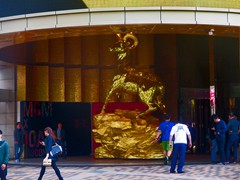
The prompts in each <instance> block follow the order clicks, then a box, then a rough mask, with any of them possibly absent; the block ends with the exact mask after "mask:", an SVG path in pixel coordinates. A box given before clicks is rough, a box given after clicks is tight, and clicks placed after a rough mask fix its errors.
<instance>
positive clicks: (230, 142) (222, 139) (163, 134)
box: [154, 112, 240, 173]
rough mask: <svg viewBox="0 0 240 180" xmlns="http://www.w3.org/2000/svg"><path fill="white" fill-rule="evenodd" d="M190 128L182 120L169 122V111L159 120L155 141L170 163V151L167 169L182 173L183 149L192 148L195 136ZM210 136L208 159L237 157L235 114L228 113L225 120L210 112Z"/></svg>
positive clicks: (239, 133)
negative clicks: (169, 166) (161, 120)
mask: <svg viewBox="0 0 240 180" xmlns="http://www.w3.org/2000/svg"><path fill="white" fill-rule="evenodd" d="M193 132H194V131H192V128H191V127H190V126H187V125H186V123H185V122H184V121H178V122H177V123H176V124H174V123H173V122H171V119H170V115H168V114H166V115H165V120H164V121H163V122H161V123H160V125H159V127H158V130H157V133H156V137H155V139H154V142H155V143H161V144H162V148H163V155H164V164H165V165H167V164H168V163H169V160H170V156H171V155H172V157H171V168H170V170H169V171H170V173H176V172H177V173H184V171H183V166H184V163H185V156H186V151H187V149H188V148H189V150H190V152H192V146H193V145H192V144H193V137H194V136H195V134H194V133H193ZM210 139H211V163H213V164H222V165H225V164H228V163H237V162H239V161H240V159H239V157H238V148H239V143H240V121H239V120H238V119H237V116H236V115H235V114H233V113H232V112H231V113H229V115H228V122H227V123H226V122H225V121H224V120H222V119H220V118H219V116H218V115H217V114H213V115H212V116H211V125H210ZM159 140H161V141H159ZM217 156H219V159H218V158H217ZM176 166H177V171H176Z"/></svg>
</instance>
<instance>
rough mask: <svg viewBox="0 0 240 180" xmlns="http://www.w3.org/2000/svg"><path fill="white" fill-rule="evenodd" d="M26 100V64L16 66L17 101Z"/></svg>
mask: <svg viewBox="0 0 240 180" xmlns="http://www.w3.org/2000/svg"><path fill="white" fill-rule="evenodd" d="M24 100H26V66H21V65H18V66H17V101H24Z"/></svg>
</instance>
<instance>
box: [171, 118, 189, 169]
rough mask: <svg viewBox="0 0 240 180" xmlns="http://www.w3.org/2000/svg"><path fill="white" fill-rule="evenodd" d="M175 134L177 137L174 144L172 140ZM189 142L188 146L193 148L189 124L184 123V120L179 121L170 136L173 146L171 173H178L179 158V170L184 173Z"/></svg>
mask: <svg viewBox="0 0 240 180" xmlns="http://www.w3.org/2000/svg"><path fill="white" fill-rule="evenodd" d="M173 136H174V137H175V140H174V145H173V141H172V138H173ZM187 138H188V141H187ZM187 142H188V146H189V147H190V148H191V147H192V139H191V134H190V131H189V129H188V127H187V125H185V124H184V122H182V121H179V123H177V124H176V125H175V126H173V128H172V130H171V132H170V137H169V144H170V146H173V153H172V160H171V168H170V173H176V171H175V168H176V165H177V160H178V158H179V163H178V167H177V172H178V173H184V171H183V166H184V163H185V157H186V150H187ZM178 156H179V157H178Z"/></svg>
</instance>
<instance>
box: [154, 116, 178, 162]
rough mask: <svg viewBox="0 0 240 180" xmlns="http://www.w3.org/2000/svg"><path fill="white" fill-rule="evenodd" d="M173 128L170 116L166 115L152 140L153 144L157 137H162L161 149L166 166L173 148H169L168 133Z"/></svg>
mask: <svg viewBox="0 0 240 180" xmlns="http://www.w3.org/2000/svg"><path fill="white" fill-rule="evenodd" d="M173 126H174V123H173V122H171V116H170V115H169V114H166V115H165V121H163V122H161V123H160V125H159V127H158V131H157V134H156V138H155V140H154V142H155V143H157V141H158V138H159V136H162V148H163V154H164V164H165V165H167V164H168V162H169V157H170V156H171V154H172V148H173V147H170V146H169V137H170V131H171V130H172V127H173Z"/></svg>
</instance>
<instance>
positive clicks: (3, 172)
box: [0, 165, 7, 180]
mask: <svg viewBox="0 0 240 180" xmlns="http://www.w3.org/2000/svg"><path fill="white" fill-rule="evenodd" d="M0 166H1V165H0ZM6 176H7V165H6V169H4V170H2V168H0V179H1V180H6Z"/></svg>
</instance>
